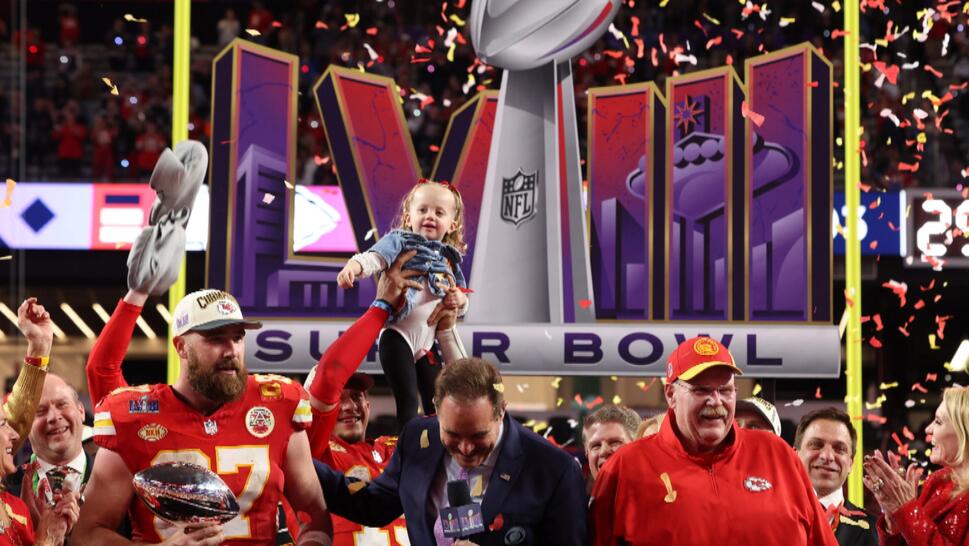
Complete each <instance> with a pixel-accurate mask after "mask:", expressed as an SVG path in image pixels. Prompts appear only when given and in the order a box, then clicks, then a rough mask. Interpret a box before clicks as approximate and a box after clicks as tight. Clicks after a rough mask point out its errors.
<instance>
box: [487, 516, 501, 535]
mask: <svg viewBox="0 0 969 546" xmlns="http://www.w3.org/2000/svg"><path fill="white" fill-rule="evenodd" d="M504 526H505V517H504V516H502V515H501V514H498V515H497V516H495V519H494V520H493V521H492V522H491V523H490V524H488V530H489V531H492V532H494V531H500V530H501V528H502V527H504Z"/></svg>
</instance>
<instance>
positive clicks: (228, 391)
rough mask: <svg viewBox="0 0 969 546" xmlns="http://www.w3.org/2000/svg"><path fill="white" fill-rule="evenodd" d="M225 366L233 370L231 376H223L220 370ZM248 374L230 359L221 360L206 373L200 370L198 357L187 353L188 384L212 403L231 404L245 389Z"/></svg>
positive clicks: (234, 360) (239, 364)
mask: <svg viewBox="0 0 969 546" xmlns="http://www.w3.org/2000/svg"><path fill="white" fill-rule="evenodd" d="M227 366H232V367H233V368H235V370H236V373H235V374H233V375H223V374H221V373H219V370H220V369H225V368H226V367H227ZM247 381H248V374H247V372H246V369H245V367H244V366H243V365H242V362H240V361H239V360H238V359H235V358H231V359H226V360H223V361H222V362H219V363H217V364H215V365H213V366H212V370H211V371H209V372H206V370H203V369H202V365H201V364H200V363H199V360H198V357H197V356H196V355H195V354H194V353H192V352H189V354H188V383H189V385H191V386H192V388H193V389H195V392H197V393H199V394H201V395H202V396H204V397H206V398H208V399H209V400H212V401H214V402H222V403H225V402H231V401H233V400H235V399H236V398H238V396H239V395H240V394H242V391H244V390H245V388H246V382H247Z"/></svg>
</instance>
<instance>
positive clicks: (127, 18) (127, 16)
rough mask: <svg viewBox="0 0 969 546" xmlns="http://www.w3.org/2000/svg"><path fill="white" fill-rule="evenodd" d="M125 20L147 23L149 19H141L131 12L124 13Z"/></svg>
mask: <svg viewBox="0 0 969 546" xmlns="http://www.w3.org/2000/svg"><path fill="white" fill-rule="evenodd" d="M124 20H125V21H128V22H129V23H147V22H148V19H139V18H137V17H135V16H134V15H132V14H130V13H126V14H124Z"/></svg>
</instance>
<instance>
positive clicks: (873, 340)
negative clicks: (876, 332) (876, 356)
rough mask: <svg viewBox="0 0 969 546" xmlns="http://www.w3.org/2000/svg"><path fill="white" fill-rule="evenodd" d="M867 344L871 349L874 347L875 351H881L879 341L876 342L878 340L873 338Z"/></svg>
mask: <svg viewBox="0 0 969 546" xmlns="http://www.w3.org/2000/svg"><path fill="white" fill-rule="evenodd" d="M868 343H869V344H870V345H871V346H872V347H874V348H876V349H881V348H882V342H881V341H878V338H877V337H873V338H871V339H869V340H868Z"/></svg>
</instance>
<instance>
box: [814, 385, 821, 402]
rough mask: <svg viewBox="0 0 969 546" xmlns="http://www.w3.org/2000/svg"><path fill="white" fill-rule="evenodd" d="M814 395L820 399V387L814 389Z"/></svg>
mask: <svg viewBox="0 0 969 546" xmlns="http://www.w3.org/2000/svg"><path fill="white" fill-rule="evenodd" d="M814 397H815V398H816V399H818V400H820V399H821V387H818V390H816V391H814Z"/></svg>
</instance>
